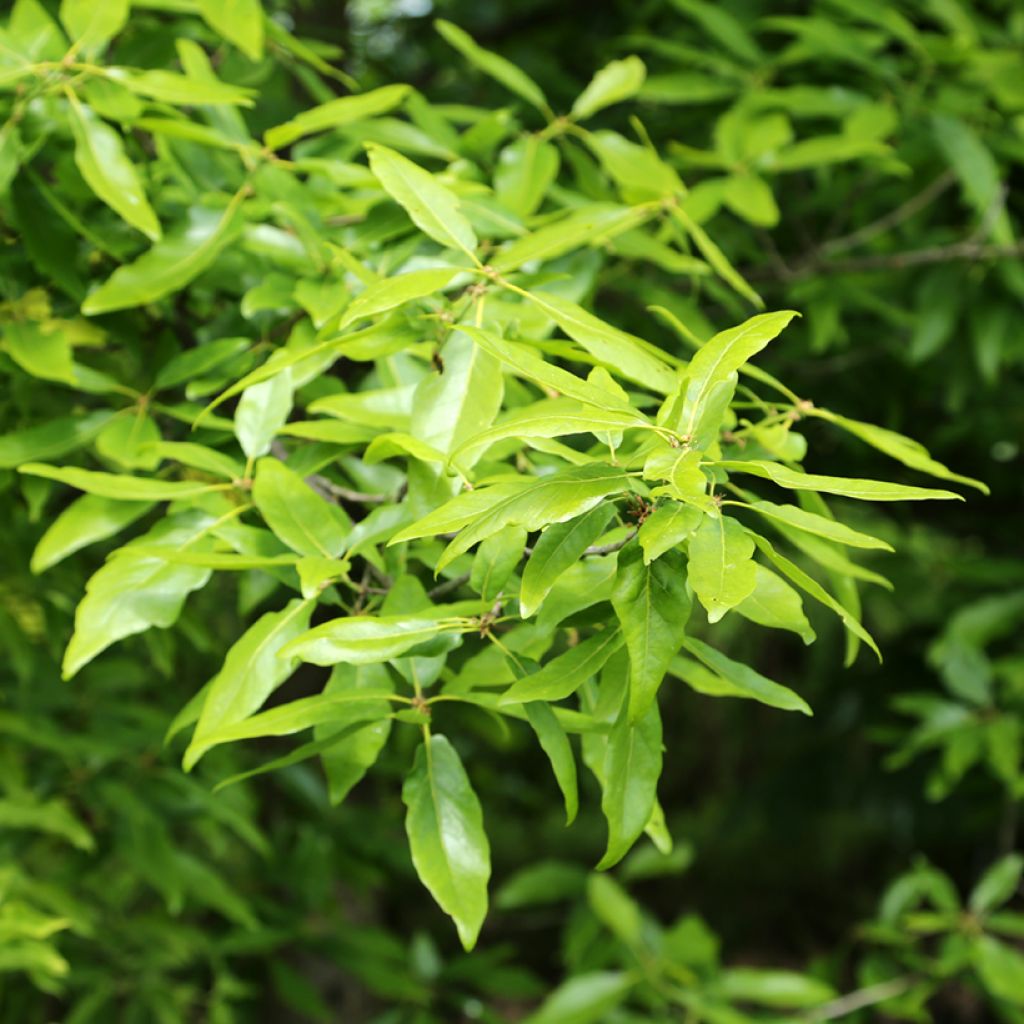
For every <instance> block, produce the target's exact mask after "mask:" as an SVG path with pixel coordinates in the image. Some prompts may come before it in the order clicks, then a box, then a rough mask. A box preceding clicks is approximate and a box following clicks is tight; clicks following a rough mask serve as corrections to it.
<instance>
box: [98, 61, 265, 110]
mask: <svg viewBox="0 0 1024 1024" xmlns="http://www.w3.org/2000/svg"><path fill="white" fill-rule="evenodd" d="M109 77H110V78H112V79H113V80H114V81H116V82H118V83H119V84H121V85H123V86H124V87H125V88H126V89H130V90H131V91H132V92H134V93H138V94H139V95H140V96H146V97H148V98H149V99H151V100H156V101H157V102H159V103H169V104H171V105H172V106H182V107H187V106H202V105H206V104H211V105H214V106H217V105H221V104H224V105H227V106H238V107H251V106H252V105H253V96H254V95H255V93H254V90H252V89H243V88H241V87H239V86H237V85H228V84H227V83H226V82H221V81H218V80H217V79H216V78H213V77H210V78H193V77H191V76H189V75H180V74H178V73H177V72H176V71H165V70H163V69H158V70H155V71H127V70H125V69H121V68H118V69H117V70H116V71H114V72H112V73H110V74H109Z"/></svg>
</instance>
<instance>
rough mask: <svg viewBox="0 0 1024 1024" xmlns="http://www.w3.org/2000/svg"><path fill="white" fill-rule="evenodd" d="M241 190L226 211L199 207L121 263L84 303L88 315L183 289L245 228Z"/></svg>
mask: <svg viewBox="0 0 1024 1024" xmlns="http://www.w3.org/2000/svg"><path fill="white" fill-rule="evenodd" d="M243 199H244V192H238V193H237V194H236V195H235V196H234V198H233V199H232V200H231V202H230V203H228V205H227V206H226V207H225V208H224V210H223V211H221V212H220V213H218V212H216V211H214V210H207V209H202V208H196V209H194V210H192V212H191V215H190V219H189V222H188V224H187V225H186V226H184V227H183V228H179V229H178V230H176V231H175V232H173V233H172V234H170V235H168V236H167V237H165V238H164V239H163V240H162V241H160V242H157V244H156V245H154V246H153V248H152V249H149V250H148V251H147V252H144V253H143V254H142V255H141V256H140V257H139V258H138V259H137V260H135V262H134V263H126V264H125V265H124V266H121V267H118V268H117V270H115V271H114V273H113V274H111V275H110V277H109V278H107V280H106V281H105V282H104V283H103V284H101V285H100V286H99V288H97V289H96V290H95V291H94V292H92V293H91V294H90V295H89V296H88V297H87V298H86V300H85V302H83V303H82V312H83V313H84V314H85V315H86V316H96V315H97V314H99V313H110V312H113V311H114V310H116V309H129V308H131V307H133V306H144V305H146V304H147V303H150V302H156V301H157V299H162V298H163V297H164V296H165V295H170V294H171V293H172V292H176V291H180V290H181V289H182V288H184V287H185V285H187V284H189V283H190V282H191V281H192V280H194V279H195V278H196V277H198V276H199V275H200V274H201V273H202V272H203V271H204V270H206V268H207V267H209V266H210V264H211V263H213V261H214V260H215V259H216V258H217V256H218V255H219V253H220V252H221V250H222V249H223V248H224V247H225V246H226V245H227V244H228V242H229V241H230V240H231V238H232V237H233V236H234V234H235V232H236V231H237V230H238V229H239V228H240V226H241V218H240V216H239V209H240V207H241V205H242V201H243Z"/></svg>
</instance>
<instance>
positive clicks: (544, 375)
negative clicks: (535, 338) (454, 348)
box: [459, 325, 650, 426]
mask: <svg viewBox="0 0 1024 1024" xmlns="http://www.w3.org/2000/svg"><path fill="white" fill-rule="evenodd" d="M459 330H460V331H462V332H464V333H465V334H468V335H469V336H470V337H471V338H472V339H473V340H474V341H475V342H476V343H477V344H478V345H480V346H481V348H484V349H486V350H487V351H488V352H490V353H491V354H492V355H493V356H495V357H496V358H498V359H500V360H501V361H502V362H503V363H504V364H505V365H506V366H510V367H511V368H512V369H513V370H515V371H516V372H517V373H519V374H521V375H522V376H524V377H526V378H527V379H528V380H531V381H533V382H534V383H536V384H539V385H540V386H541V387H544V388H550V389H552V390H553V391H557V392H559V393H561V394H563V395H565V396H566V397H567V398H574V399H575V400H576V401H577V402H582V403H584V404H585V405H592V406H594V407H595V408H598V409H603V410H605V411H607V412H621V413H624V414H626V415H631V416H632V417H633V418H634V419H635V420H636V422H637V424H638V425H642V424H646V425H648V426H649V425H650V424H648V422H647V419H646V418H645V417H644V415H643V413H641V412H639V411H637V410H635V409H632V408H631V407H630V405H629V402H628V401H625V400H624V399H622V398H621V397H620V396H619V395H617V394H615V393H614V392H611V391H607V390H605V389H604V388H602V387H598V386H597V385H595V384H591V383H589V382H587V381H584V380H581V379H580V378H579V377H577V376H576V375H575V374H573V373H569V372H568V370H563V369H561V367H558V366H554V365H553V364H551V363H549V362H546V361H545V360H544V359H543V358H541V357H540V356H539V355H537V354H536V353H535V352H534V351H533V350H532V349H530V348H527V347H526V346H525V345H520V344H517V343H515V342H510V341H505V339H504V338H500V337H498V335H496V334H493V333H491V332H490V331H485V330H481V329H479V328H476V327H467V326H465V325H461V326H460V327H459Z"/></svg>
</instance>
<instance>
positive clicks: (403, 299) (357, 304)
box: [338, 267, 460, 330]
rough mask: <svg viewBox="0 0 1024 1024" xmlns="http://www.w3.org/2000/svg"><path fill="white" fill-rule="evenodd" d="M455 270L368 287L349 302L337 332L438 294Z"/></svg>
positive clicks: (425, 272) (429, 272)
mask: <svg viewBox="0 0 1024 1024" xmlns="http://www.w3.org/2000/svg"><path fill="white" fill-rule="evenodd" d="M459 272H460V268H458V267H437V268H431V269H430V270H413V271H410V272H409V273H408V274H399V275H398V276H397V277H387V278H385V279H384V280H383V281H378V282H377V283H376V284H371V285H370V286H369V287H368V288H367V289H366V291H364V292H361V293H360V294H359V295H358V296H357V297H356V298H355V299H353V300H352V302H351V303H350V305H349V306H348V308H347V309H346V310H345V313H344V315H343V316H342V318H341V320H340V321H339V323H338V330H344V329H345V328H346V327H348V326H349V324H354V323H355V322H356V321H357V320H362V319H365V318H367V317H371V316H376V315H377V314H378V313H386V312H387V311H388V310H389V309H394V308H395V307H396V306H404V305H405V304H406V303H407V302H412V301H413V300H414V299H421V298H423V297H424V296H427V295H433V294H434V293H435V292H439V291H441V289H442V288H444V287H445V285H447V284H448V283H449V282H450V281H451V279H452V278H453V277H455V275H456V274H458V273H459Z"/></svg>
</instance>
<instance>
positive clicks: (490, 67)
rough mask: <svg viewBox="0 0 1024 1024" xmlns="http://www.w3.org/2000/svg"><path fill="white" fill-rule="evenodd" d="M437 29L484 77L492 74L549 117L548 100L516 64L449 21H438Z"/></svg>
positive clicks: (439, 19) (510, 90) (436, 22)
mask: <svg viewBox="0 0 1024 1024" xmlns="http://www.w3.org/2000/svg"><path fill="white" fill-rule="evenodd" d="M434 27H435V28H436V29H437V31H438V32H439V33H440V34H441V36H442V37H443V38H444V39H445V41H446V42H447V43H449V44H450V45H451V46H453V47H454V48H455V49H456V50H458V51H459V53H461V54H462V56H463V57H465V58H466V60H468V61H469V62H470V63H471V64H473V65H474V66H475V67H478V68H479V69H480V70H481V71H482V72H484V74H486V75H490V76H491V78H493V79H495V81H498V82H500V83H501V84H502V85H503V86H505V88H506V89H508V90H509V92H514V93H515V94H516V95H517V96H520V97H522V99H524V100H526V102H527V103H530V104H532V105H533V106H535V107H536V108H537V109H538V110H539V111H540V112H541V113H542V114H550V112H551V108H550V107H549V106H548V101H547V100H546V99H545V98H544V93H543V92H541V89H540V86H539V85H537V83H536V82H534V81H533V79H532V78H530V77H529V76H528V75H526V74H525V73H524V72H523V71H522V70H521V69H520V68H519V67H518V66H517V65H515V64H513V63H512V62H511V61H510V60H506V59H505V58H504V57H502V56H500V55H499V54H497V53H492V52H491V51H490V50H485V49H484V48H483V47H482V46H478V45H477V44H476V42H475V41H474V40H473V39H472V37H471V36H470V35H469V34H468V33H466V32H464V31H463V30H462V29H461V28H459V27H458V25H453V24H452V23H451V22H450V21H444V20H443V19H441V18H438V19H437V20H436V21H435V22H434Z"/></svg>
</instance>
